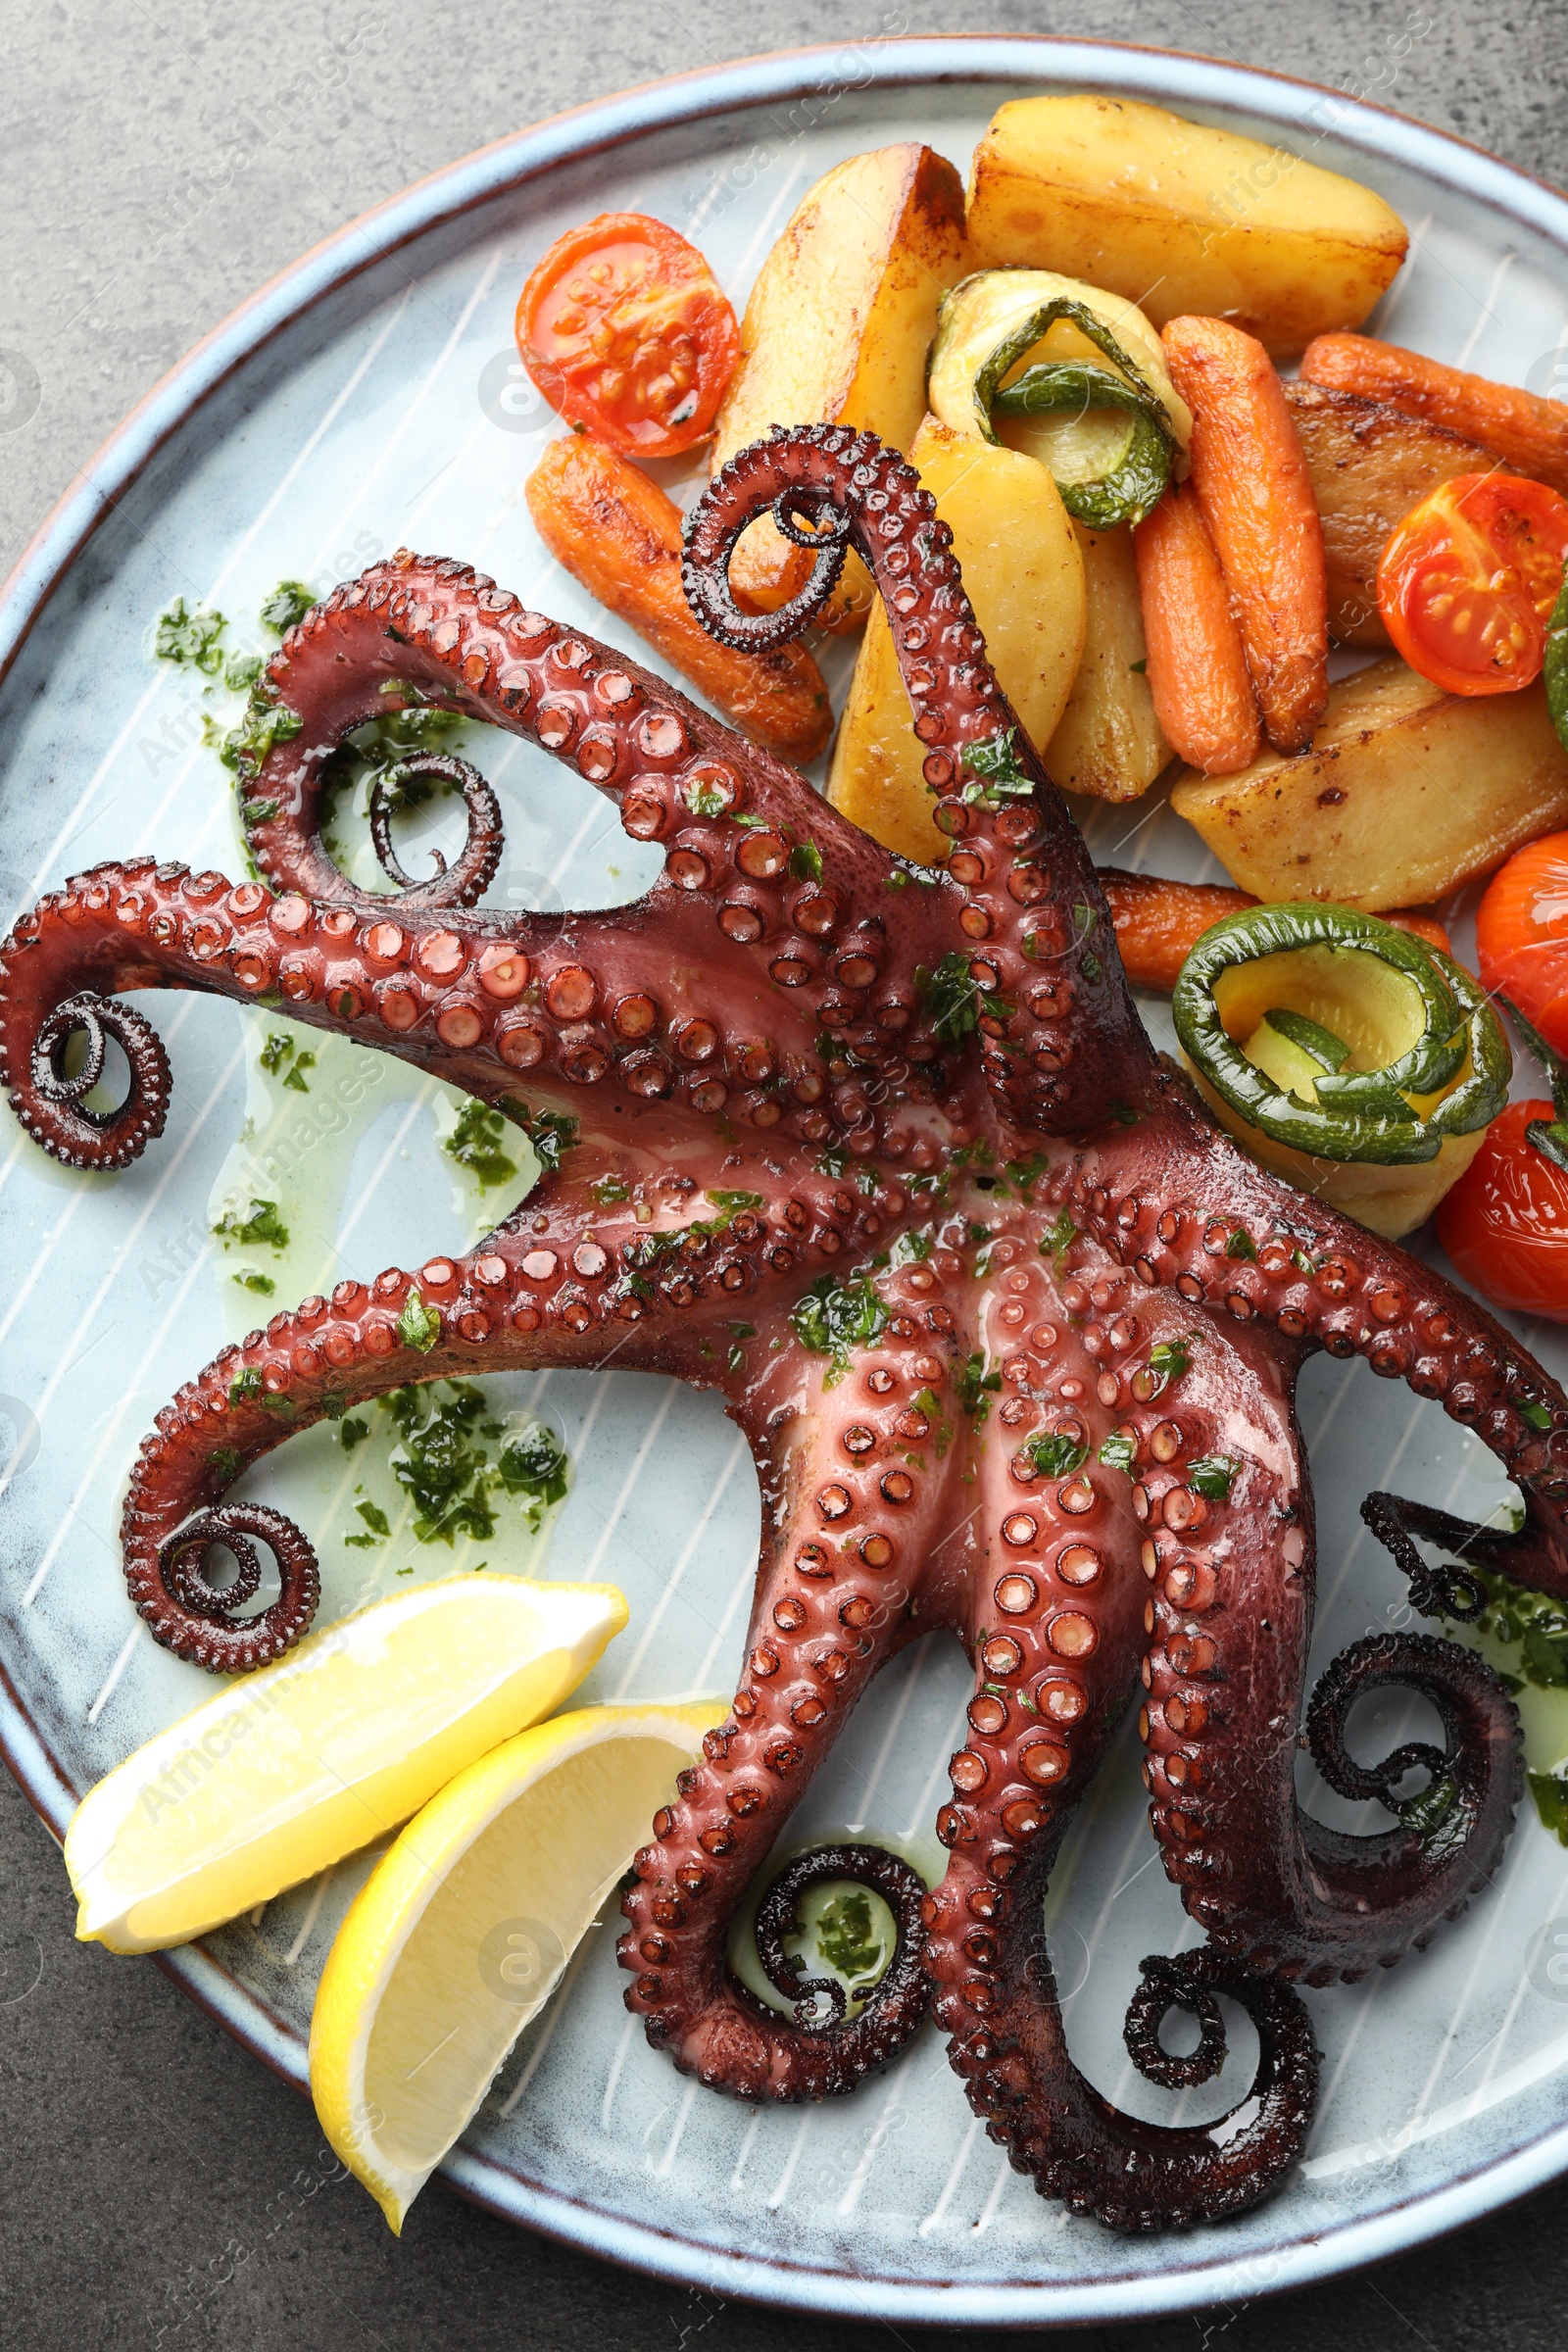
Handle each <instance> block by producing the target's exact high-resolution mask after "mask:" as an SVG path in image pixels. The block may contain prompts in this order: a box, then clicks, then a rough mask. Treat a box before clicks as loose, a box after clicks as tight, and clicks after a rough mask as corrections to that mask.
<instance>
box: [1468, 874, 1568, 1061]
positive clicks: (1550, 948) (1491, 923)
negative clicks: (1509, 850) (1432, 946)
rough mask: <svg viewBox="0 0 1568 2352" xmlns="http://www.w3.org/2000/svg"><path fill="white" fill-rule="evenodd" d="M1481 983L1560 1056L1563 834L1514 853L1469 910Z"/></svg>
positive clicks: (1567, 974)
mask: <svg viewBox="0 0 1568 2352" xmlns="http://www.w3.org/2000/svg"><path fill="white" fill-rule="evenodd" d="M1476 952H1477V958H1478V960H1479V962H1480V965H1481V984H1482V986H1483V988H1485V989H1487V990H1488V991H1489V992H1492V993H1494V994H1500V995H1502V996H1505V997H1507V998H1509V999H1511V1001H1512V1002H1513V1003H1514V1004H1515V1005H1518V1007H1519V1009H1520V1011H1521V1012H1522V1013H1523V1014H1524V1016H1525V1019H1526V1020H1527V1021H1531V1022H1533V1023H1534V1024H1535V1026H1536V1027H1537V1028H1538V1029H1539V1030H1540V1031H1541V1034H1542V1036H1543V1037H1544V1039H1545V1041H1546V1043H1547V1045H1548V1046H1551V1047H1552V1048H1553V1049H1554V1050H1555V1051H1556V1052H1557V1053H1559V1054H1562V1055H1564V1057H1565V1058H1568V833H1548V834H1546V835H1545V836H1544V839H1542V840H1541V841H1532V842H1530V843H1528V844H1527V845H1526V847H1525V848H1524V849H1522V850H1516V851H1515V852H1514V854H1513V856H1512V857H1511V858H1509V860H1508V862H1507V864H1506V865H1505V866H1503V867H1502V868H1501V869H1500V871H1499V872H1497V873H1495V874H1494V875H1493V877H1492V880H1491V881H1490V882H1489V883H1488V885H1487V891H1486V896H1485V897H1484V898H1483V900H1482V902H1481V905H1480V907H1478V908H1477V910H1476Z"/></svg>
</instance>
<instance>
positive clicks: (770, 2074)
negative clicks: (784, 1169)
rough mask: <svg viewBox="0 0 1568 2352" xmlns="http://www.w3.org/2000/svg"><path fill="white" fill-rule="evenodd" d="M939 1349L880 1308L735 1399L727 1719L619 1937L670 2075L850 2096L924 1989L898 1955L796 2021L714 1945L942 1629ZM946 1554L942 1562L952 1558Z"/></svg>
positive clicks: (948, 1519) (657, 1844)
mask: <svg viewBox="0 0 1568 2352" xmlns="http://www.w3.org/2000/svg"><path fill="white" fill-rule="evenodd" d="M915 1271H923V1269H915ZM906 1281H907V1278H906ZM924 1295H925V1294H923V1293H921V1292H919V1291H918V1289H917V1290H916V1293H915V1296H916V1297H917V1298H920V1297H923V1296H924ZM937 1311H938V1313H939V1314H940V1315H941V1316H942V1317H943V1322H944V1323H945V1325H946V1327H947V1329H951V1327H952V1322H953V1318H952V1316H951V1315H949V1314H946V1312H945V1310H941V1309H938V1310H937ZM901 1324H902V1325H903V1326H904V1329H903V1332H902V1334H901V1333H900V1329H899V1326H900V1325H901ZM941 1349H942V1339H941V1338H940V1337H939V1338H938V1339H937V1341H936V1343H935V1345H933V1338H932V1336H931V1334H930V1332H929V1331H928V1330H925V1329H922V1328H920V1326H919V1325H918V1324H917V1323H916V1322H915V1320H914V1318H913V1317H912V1316H909V1315H902V1316H896V1317H895V1318H894V1320H893V1323H892V1324H890V1326H889V1328H888V1332H887V1335H886V1337H885V1339H884V1340H882V1341H881V1342H880V1343H879V1344H878V1345H877V1346H876V1348H875V1349H874V1352H873V1353H872V1355H871V1357H870V1359H869V1368H868V1369H866V1370H864V1371H857V1373H856V1374H855V1375H853V1376H852V1377H851V1378H848V1379H845V1380H844V1381H842V1382H834V1383H832V1385H828V1383H827V1382H826V1381H824V1380H823V1379H822V1378H821V1376H818V1378H817V1379H816V1380H815V1381H813V1382H811V1383H810V1384H809V1385H808V1386H807V1387H806V1388H804V1389H803V1388H802V1386H801V1385H800V1383H799V1376H798V1373H796V1374H786V1373H783V1372H781V1373H779V1374H778V1375H777V1381H778V1383H779V1386H778V1388H777V1390H776V1393H775V1395H774V1396H772V1397H769V1396H768V1394H767V1391H766V1389H765V1388H764V1390H763V1392H762V1394H761V1396H760V1397H759V1396H757V1395H756V1394H755V1393H754V1395H753V1397H751V1398H749V1400H748V1404H747V1407H746V1414H745V1419H746V1421H747V1423H749V1424H750V1427H751V1433H752V1437H753V1446H754V1451H755V1452H756V1454H757V1458H758V1466H759V1471H760V1477H761V1483H762V1492H763V1495H764V1497H765V1498H767V1499H768V1501H769V1504H770V1508H769V1510H768V1512H767V1515H766V1523H765V1525H764V1531H763V1543H762V1558H761V1566H760V1571H759V1576H758V1586H757V1593H756V1598H755V1600H754V1603H753V1608H752V1618H751V1628H750V1632H749V1635H748V1646H747V1665H746V1673H745V1677H744V1679H743V1681H742V1684H741V1687H740V1689H739V1690H738V1691H737V1692H736V1694H735V1698H734V1702H733V1707H732V1711H731V1715H730V1719H729V1721H728V1723H726V1724H725V1725H724V1726H723V1728H722V1729H721V1730H718V1731H714V1732H711V1733H710V1734H709V1735H708V1737H707V1740H705V1742H704V1753H703V1758H702V1761H701V1762H700V1763H698V1764H695V1765H694V1766H693V1767H692V1768H691V1770H690V1771H688V1772H685V1773H683V1774H682V1775H681V1778H680V1781H679V1783H678V1784H677V1795H676V1798H675V1800H674V1801H673V1802H672V1803H671V1804H669V1805H667V1806H665V1807H664V1808H663V1809H662V1811H661V1812H660V1813H659V1814H658V1815H657V1816H656V1818H655V1822H654V1842H653V1843H652V1844H650V1845H648V1846H646V1847H644V1848H643V1850H642V1851H641V1852H640V1853H639V1854H638V1855H637V1857H636V1861H635V1864H634V1869H635V1871H636V1881H635V1884H634V1885H633V1886H632V1887H630V1888H629V1889H628V1891H627V1893H626V1894H625V1896H624V1897H623V1899H622V1905H621V1907H622V1909H623V1911H624V1912H625V1914H626V1917H627V1919H628V1921H629V1922H630V1928H629V1931H628V1933H627V1934H626V1935H625V1936H623V1937H622V1938H621V1942H620V1945H619V1951H620V1957H621V1959H622V1961H623V1963H624V1964H625V1966H626V1967H627V1968H629V1969H631V1970H632V1971H633V1972H634V1975H635V1982H634V1983H633V1984H632V1985H631V1986H630V1987H629V1989H628V1991H627V1993H626V2003H627V2006H628V2008H630V2009H633V2010H635V2011H638V2012H640V2013H641V2014H642V2015H643V2016H644V2017H645V2018H646V2019H647V2022H648V2033H649V2037H650V2039H652V2040H653V2041H654V2042H656V2043H657V2044H659V2045H660V2046H662V2047H664V2048H667V2049H668V2050H669V2052H670V2054H671V2056H672V2057H673V2058H674V2061H675V2064H676V2065H677V2066H678V2067H679V2068H680V2069H681V2070H682V2072H684V2073H688V2074H695V2075H696V2076H698V2078H699V2079H700V2080H701V2081H703V2082H707V2083H710V2084H712V2085H714V2086H716V2087H718V2088H722V2089H726V2090H730V2091H733V2092H735V2093H736V2094H737V2095H739V2096H740V2097H743V2098H752V2099H776V2100H781V2101H792V2100H799V2099H812V2098H822V2097H826V2096H829V2095H831V2094H833V2093H835V2092H838V2091H842V2090H847V2089H850V2088H852V2087H853V2086H854V2084H855V2082H858V2080H859V2079H860V2077H861V2076H862V2075H864V2074H865V2073H866V2072H867V2071H868V2070H869V2069H872V2068H874V2067H878V2066H881V2065H883V2064H885V2063H886V2062H887V2060H888V2059H889V2058H891V2057H893V2056H894V2055H895V2054H896V2052H897V2051H898V2050H899V2049H900V2048H902V2047H903V2045H904V2043H905V2042H906V2041H907V2039H908V2037H909V2035H910V2034H912V2033H913V2032H914V2030H915V2028H916V2027H917V2025H918V2024H919V2021H920V2018H921V2016H922V2015H923V2014H924V2009H925V1987H924V1984H923V1981H922V1980H920V1979H919V1978H918V1976H917V1973H916V1972H915V1971H913V1970H912V1969H911V1968H909V1967H907V1965H905V1964H904V1962H903V1959H902V1958H896V1959H895V1962H894V1964H893V1966H892V1967H890V1969H889V1970H888V1971H887V1973H886V1974H885V1975H884V1976H883V1977H882V1979H881V1980H880V1981H879V1983H878V1985H877V1986H876V1988H875V1990H874V1991H873V1992H872V1993H871V1994H870V1996H869V1997H868V1999H867V2001H866V2003H865V2006H864V2007H863V2009H862V2010H861V2011H860V2013H859V2015H858V2017H855V2018H850V2019H846V2018H844V2017H842V2016H836V2017H833V2018H830V2019H829V2020H828V2021H827V2022H826V2023H820V2024H818V2023H812V2024H805V2025H803V2024H802V2023H801V2022H800V2021H799V2019H798V2018H796V2019H791V2018H786V2017H783V2016H781V2015H779V2014H778V2013H777V2012H775V2011H772V2010H770V2009H768V2008H767V2007H766V2006H765V2004H763V2003H762V2002H760V2000H758V1999H757V1998H756V1996H755V1995H754V1994H753V1993H751V1992H750V1991H749V1990H748V1989H747V1987H746V1986H745V1985H742V1984H740V1983H739V1982H738V1980H737V1979H736V1978H735V1977H734V1975H733V1974H732V1972H731V1971H730V1969H729V1966H728V1963H727V1958H726V1953H727V1945H728V1937H729V1930H730V1923H731V1921H732V1920H733V1918H734V1916H735V1913H736V1911H737V1909H738V1908H739V1906H740V1904H741V1902H742V1900H743V1899H744V1897H745V1894H746V1890H747V1887H748V1886H749V1884H750V1883H751V1881H752V1880H753V1878H754V1877H755V1876H756V1874H757V1872H758V1871H759V1870H760V1868H761V1866H762V1864H763V1863H764V1861H765V1860H766V1857H767V1856H768V1854H769V1853H770V1852H771V1851H772V1849H773V1848H774V1846H775V1845H776V1844H777V1842H778V1839H779V1837H780V1835H781V1833H782V1831H783V1830H784V1827H785V1824H786V1823H787V1821H788V1819H789V1816H790V1814H791V1812H792V1811H793V1809H794V1807H795V1805H796V1804H797V1803H798V1802H799V1800H800V1797H801V1796H802V1795H803V1794H804V1792H805V1789H806V1788H807V1786H808V1785H809V1781H810V1779H811V1777H812V1775H813V1773H814V1772H815V1771H816V1770H817V1769H818V1768H819V1767H820V1765H821V1763H822V1761H823V1759H824V1758H825V1756H826V1755H827V1753H828V1751H829V1749H830V1748H831V1747H832V1745H833V1742H834V1740H835V1739H836V1738H837V1736H838V1734H839V1732H840V1731H841V1730H842V1729H843V1726H844V1723H845V1721H846V1720H847V1718H848V1715H849V1713H850V1711H851V1709H852V1708H853V1707H854V1705H855V1703H856V1701H857V1700H858V1698H859V1696H860V1695H861V1693H862V1692H863V1691H864V1690H865V1688H866V1686H867V1684H868V1683H869V1682H870V1680H871V1677H872V1676H873V1674H874V1673H875V1672H876V1671H877V1669H878V1668H879V1667H880V1666H881V1665H883V1664H885V1663H886V1661H887V1660H888V1658H890V1657H891V1656H893V1655H894V1654H895V1653H896V1651H897V1650H898V1649H900V1648H901V1647H902V1646H903V1645H904V1643H905V1642H907V1641H908V1640H910V1639H911V1638H912V1636H913V1635H914V1634H915V1633H917V1632H925V1631H928V1630H930V1629H931V1628H932V1627H933V1626H937V1627H940V1626H941V1625H942V1624H943V1623H944V1622H948V1623H952V1622H953V1621H954V1620H953V1616H952V1610H953V1608H954V1606H955V1605H956V1590H955V1592H954V1593H950V1594H949V1595H947V1597H946V1598H945V1597H944V1592H943V1588H942V1586H941V1584H940V1583H939V1582H933V1580H932V1567H933V1562H934V1559H935V1558H936V1557H938V1556H940V1553H941V1551H942V1549H943V1548H944V1546H945V1544H948V1540H949V1539H951V1537H952V1535H953V1533H954V1531H955V1528H961V1527H962V1525H963V1522H964V1520H965V1518H966V1517H967V1516H968V1513H967V1510H966V1506H965V1505H964V1504H963V1503H962V1502H961V1500H959V1499H958V1497H959V1496H960V1495H961V1493H962V1489H961V1484H960V1483H959V1462H958V1460H957V1459H956V1457H954V1456H949V1458H948V1460H947V1462H946V1463H945V1464H935V1465H933V1464H930V1461H929V1456H926V1457H924V1459H925V1461H926V1464H927V1466H926V1467H924V1468H922V1467H920V1466H919V1457H918V1456H917V1452H916V1447H917V1444H918V1439H919V1437H920V1435H922V1434H925V1433H928V1432H929V1420H928V1416H927V1415H926V1413H925V1412H924V1411H923V1410H922V1409H921V1408H920V1407H918V1406H917V1405H911V1404H910V1403H909V1402H908V1398H909V1397H911V1395H918V1394H919V1393H920V1392H921V1391H922V1390H929V1389H930V1388H931V1386H932V1384H933V1382H935V1383H936V1384H937V1385H939V1386H940V1385H942V1384H944V1383H945V1381H946V1377H947V1375H946V1371H945V1368H944V1364H943V1361H942V1354H941ZM950 1557H952V1558H953V1560H954V1568H955V1572H956V1569H957V1565H958V1560H959V1558H960V1557H961V1554H960V1553H958V1552H956V1551H955V1550H951V1549H950ZM916 1607H918V1610H919V1615H918V1619H916V1616H915V1614H914V1612H915V1609H916ZM856 1875H859V1874H858V1873H857V1874H856Z"/></svg>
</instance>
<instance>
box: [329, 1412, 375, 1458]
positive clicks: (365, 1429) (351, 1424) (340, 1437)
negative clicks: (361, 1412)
mask: <svg viewBox="0 0 1568 2352" xmlns="http://www.w3.org/2000/svg"><path fill="white" fill-rule="evenodd" d="M369 1434H370V1424H369V1423H368V1421H361V1420H358V1419H357V1418H356V1417H355V1415H354V1414H353V1413H349V1414H348V1415H346V1416H345V1418H344V1419H343V1420H341V1421H340V1422H339V1423H338V1428H337V1442H338V1444H339V1445H340V1446H342V1448H343V1450H344V1452H345V1453H352V1452H353V1451H354V1448H355V1446H358V1445H359V1444H360V1443H361V1442H362V1440H364V1439H366V1438H368V1436H369Z"/></svg>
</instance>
